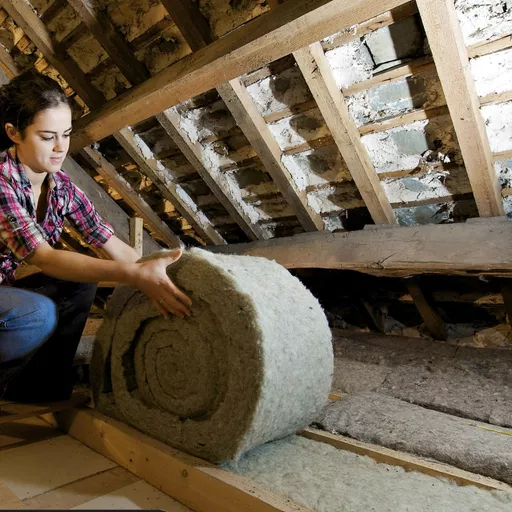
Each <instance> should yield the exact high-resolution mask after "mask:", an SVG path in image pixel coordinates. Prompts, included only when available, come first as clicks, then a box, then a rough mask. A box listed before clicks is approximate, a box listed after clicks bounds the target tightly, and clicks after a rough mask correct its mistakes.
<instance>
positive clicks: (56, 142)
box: [5, 104, 71, 173]
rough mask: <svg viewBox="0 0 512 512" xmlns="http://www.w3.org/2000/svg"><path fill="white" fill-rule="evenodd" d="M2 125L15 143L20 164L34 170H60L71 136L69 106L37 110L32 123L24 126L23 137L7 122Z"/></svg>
mask: <svg viewBox="0 0 512 512" xmlns="http://www.w3.org/2000/svg"><path fill="white" fill-rule="evenodd" d="M5 128H6V131H7V134H8V135H9V137H10V138H11V140H13V142H14V143H15V144H16V150H17V154H18V158H19V160H20V162H21V163H22V164H23V165H25V166H27V167H29V168H30V169H31V170H32V171H34V172H36V173H40V172H49V173H54V172H57V171H59V170H60V169H61V167H62V162H63V161H64V158H65V157H66V154H67V152H68V149H69V138H70V135H71V109H70V108H69V107H68V106H67V105H65V104H60V105H59V106H58V107H54V108H49V109H47V110H41V111H40V112H38V113H37V114H36V116H35V117H34V120H33V122H32V124H31V125H29V126H27V128H25V133H24V137H22V136H21V134H20V133H19V132H18V131H17V130H16V129H14V127H13V126H12V125H10V124H7V125H6V127H5Z"/></svg>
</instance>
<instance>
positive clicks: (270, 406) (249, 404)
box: [91, 249, 333, 462]
mask: <svg viewBox="0 0 512 512" xmlns="http://www.w3.org/2000/svg"><path fill="white" fill-rule="evenodd" d="M158 254H161V253H158ZM158 254H157V255H158ZM167 273H168V275H169V276H170V277H171V279H172V280H173V282H174V283H175V284H176V285H177V286H179V287H180V288H181V289H182V290H184V291H185V293H187V294H188V295H189V297H190V298H191V299H192V301H193V305H192V316H191V317H190V318H185V319H180V318H178V317H172V318H170V319H168V320H166V319H164V318H163V317H162V316H161V315H160V314H159V313H158V312H157V311H156V309H155V308H154V306H153V305H152V303H151V302H150V300H149V299H148V298H147V297H146V295H144V294H143V293H141V292H139V291H138V290H136V289H135V288H133V287H130V286H125V285H123V286H118V287H117V288H116V290H115V291H114V293H113V295H112V297H111V299H110V301H109V304H108V308H107V314H106V317H105V320H104V322H103V324H102V326H101V327H100V330H99V332H98V336H97V339H96V342H95V346H94V352H93V360H92V364H91V378H92V380H93V389H94V397H95V403H96V406H97V408H98V409H99V410H100V411H102V412H104V413H105V414H109V415H111V416H114V417H117V418H119V419H122V420H123V421H125V422H127V423H129V424H131V425H132V426H134V427H136V428H138V429H139V430H141V431H143V432H145V433H147V434H148V435H150V436H152V437H154V438H156V439H159V440H161V441H163V442H165V443H168V444H170V445H172V446H174V447H176V448H179V449H181V450H183V451H186V452H188V453H191V454H193V455H196V456H199V457H202V458H205V459H207V460H210V461H212V462H224V461H227V460H230V459H237V458H238V457H239V456H240V455H241V454H242V453H244V452H246V451H247V450H249V449H250V448H252V447H254V446H257V445H260V444H262V443H265V442H267V441H270V440H273V439H277V438H280V437H283V436H286V435H288V434H290V433H293V432H295V431H297V430H299V429H301V428H303V427H304V426H306V425H308V424H309V423H310V422H311V421H313V420H314V419H315V417H316V416H317V415H318V414H319V413H320V411H321V410H322V408H323V407H324V405H325V404H326V402H327V397H328V393H329V391H330V387H331V380H332V373H333V352H332V342H331V332H330V329H329V327H328V324H327V320H326V318H325V315H324V313H323V310H322V308H321V306H320V305H319V303H318V301H317V300H316V299H315V298H314V297H313V296H312V295H311V293H310V292H309V291H308V290H307V289H306V288H305V287H304V286H303V285H302V283H301V282H300V281H299V280H298V279H296V278H295V277H293V276H292V275H291V274H289V273H288V271H287V270H286V269H284V268H283V267H281V266H280V265H278V264H277V263H275V262H273V261H269V260H266V259H264V258H256V257H251V256H232V255H220V254H212V253H209V252H207V251H205V250H202V249H192V250H190V251H187V252H185V253H184V254H183V256H182V257H181V259H180V260H179V261H178V262H177V263H175V264H173V265H170V266H169V267H168V268H167Z"/></svg>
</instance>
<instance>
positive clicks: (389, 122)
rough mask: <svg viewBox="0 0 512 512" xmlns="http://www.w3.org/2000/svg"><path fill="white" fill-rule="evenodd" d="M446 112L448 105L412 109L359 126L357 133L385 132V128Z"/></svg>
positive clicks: (447, 111) (441, 114) (422, 119)
mask: <svg viewBox="0 0 512 512" xmlns="http://www.w3.org/2000/svg"><path fill="white" fill-rule="evenodd" d="M448 113H449V110H448V107H447V106H444V105H443V106H440V107H433V108H427V109H423V108H421V109H417V110H413V111H412V112H408V113H407V114H402V115H400V116H396V117H391V118H389V119H385V120H384V121H379V122H377V123H370V124H365V125H363V126H361V127H360V128H359V133H360V134H361V135H368V134H370V133H377V132H385V131H386V130H390V129H391V128H396V127H397V126H403V125H406V124H411V123H414V122H415V121H424V120H426V119H432V118H434V117H439V116H445V115H446V114H448Z"/></svg>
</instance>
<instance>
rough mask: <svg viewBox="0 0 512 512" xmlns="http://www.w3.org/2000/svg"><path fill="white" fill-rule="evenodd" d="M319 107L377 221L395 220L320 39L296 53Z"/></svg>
mask: <svg viewBox="0 0 512 512" xmlns="http://www.w3.org/2000/svg"><path fill="white" fill-rule="evenodd" d="M293 55H294V57H295V60H296V61H297V64H298V65H299V67H300V70H301V71H302V74H303V75H304V78H305V79H306V82H307V84H308V86H309V89H310V90H311V93H312V94H313V96H314V98H315V100H316V102H317V104H318V108H319V109H320V112H321V113H322V116H323V118H324V119H325V122H326V123H327V126H328V128H329V130H330V132H331V135H332V137H333V139H334V142H335V143H336V146H337V147H338V149H339V150H340V153H341V155H342V156H343V159H344V160H345V163H346V164H347V167H348V170H349V171H350V174H351V175H352V178H353V179H354V182H355V184H356V186H357V188H358V189H359V192H360V194H361V197H362V198H363V200H364V202H365V203H366V206H367V208H368V210H369V211H370V214H371V216H372V218H373V220H374V221H375V223H376V224H386V223H389V224H394V223H396V219H395V215H394V214H393V210H392V208H391V204H390V202H389V199H388V198H387V196H386V193H385V192H384V188H383V187H382V183H381V181H380V179H379V177H378V175H377V172H376V171H375V168H374V166H373V163H372V161H371V160H370V156H369V155H368V152H367V151H366V148H365V147H364V146H363V143H362V142H361V137H360V135H359V132H358V130H357V126H356V125H355V123H354V121H353V120H352V116H351V115H350V112H349V110H348V106H347V104H346V102H345V100H344V99H343V96H342V95H341V93H340V91H339V90H338V87H337V86H336V80H335V78H334V75H333V73H332V69H331V66H330V64H329V62H328V61H327V58H326V57H325V54H324V50H323V48H322V45H321V44H320V43H314V44H312V45H311V46H309V47H307V48H303V49H301V50H299V51H297V52H295V53H294V54H293Z"/></svg>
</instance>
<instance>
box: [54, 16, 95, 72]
mask: <svg viewBox="0 0 512 512" xmlns="http://www.w3.org/2000/svg"><path fill="white" fill-rule="evenodd" d="M88 33H89V29H88V28H87V27H86V25H85V23H83V22H81V23H80V25H78V26H77V27H76V28H74V29H73V30H72V31H71V32H70V33H69V34H68V35H67V36H66V37H65V38H64V39H62V41H61V43H60V44H61V47H62V48H65V49H67V48H69V47H70V46H73V45H74V44H75V43H76V42H77V41H79V40H80V39H82V37H84V36H85V35H86V34H88ZM94 69H96V68H94Z"/></svg>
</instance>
